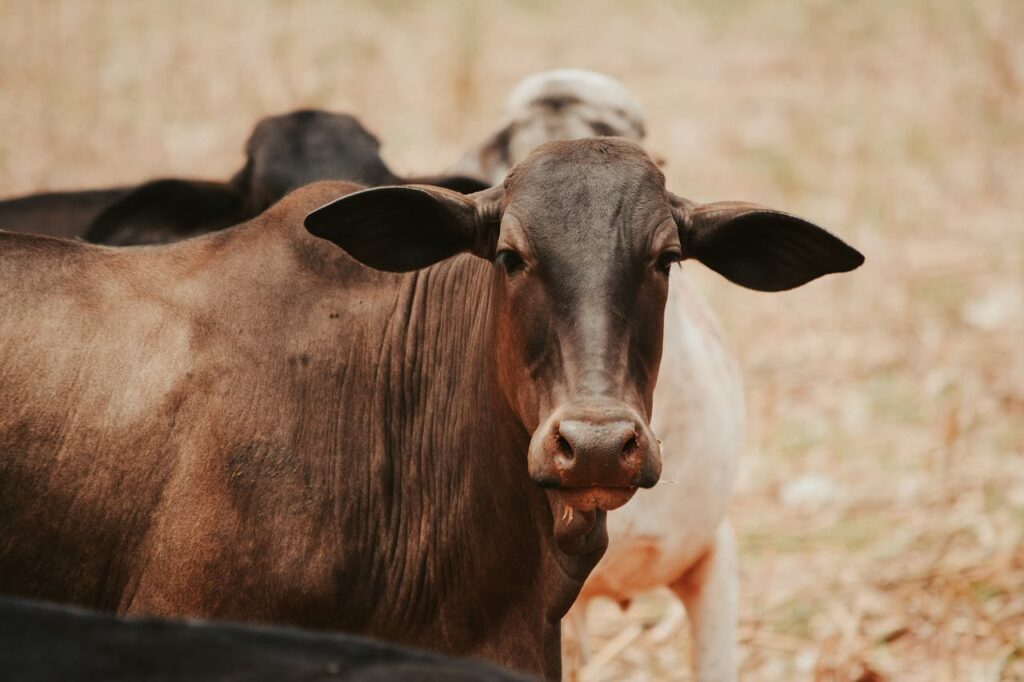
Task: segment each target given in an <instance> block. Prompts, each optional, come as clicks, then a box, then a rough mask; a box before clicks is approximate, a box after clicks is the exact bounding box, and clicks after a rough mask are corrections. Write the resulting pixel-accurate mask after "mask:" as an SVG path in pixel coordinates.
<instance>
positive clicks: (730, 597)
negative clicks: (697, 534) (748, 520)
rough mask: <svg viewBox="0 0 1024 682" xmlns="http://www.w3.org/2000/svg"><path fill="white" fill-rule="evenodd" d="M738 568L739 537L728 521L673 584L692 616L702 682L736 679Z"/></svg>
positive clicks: (695, 655)
mask: <svg viewBox="0 0 1024 682" xmlns="http://www.w3.org/2000/svg"><path fill="white" fill-rule="evenodd" d="M738 571H739V566H738V563H737V558H736V538H735V537H734V535H733V530H732V526H731V525H730V524H729V522H728V521H727V520H726V521H722V523H721V525H719V527H718V530H717V532H716V533H715V541H714V544H713V545H712V547H711V549H710V550H709V551H708V553H707V554H706V555H705V556H704V557H703V558H701V560H700V561H699V562H698V563H697V564H696V565H694V566H693V567H692V568H691V569H690V570H689V571H687V572H686V574H685V575H683V576H682V577H681V578H680V579H679V580H677V581H676V582H675V583H673V584H672V590H673V591H674V592H675V593H676V594H677V595H679V597H680V598H681V599H682V600H683V603H684V604H685V605H686V613H687V614H688V615H689V617H690V626H691V630H692V632H693V657H694V667H695V669H696V679H697V680H698V682H732V681H733V680H735V679H736V621H737V618H738V611H739V588H738V583H739V575H738Z"/></svg>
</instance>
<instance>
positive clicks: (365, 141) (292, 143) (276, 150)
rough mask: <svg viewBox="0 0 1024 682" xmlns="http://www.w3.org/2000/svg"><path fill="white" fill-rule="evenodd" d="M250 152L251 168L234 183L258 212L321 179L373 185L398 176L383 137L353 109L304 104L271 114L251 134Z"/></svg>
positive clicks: (248, 144)
mask: <svg viewBox="0 0 1024 682" xmlns="http://www.w3.org/2000/svg"><path fill="white" fill-rule="evenodd" d="M245 154H246V164H245V168H243V169H242V170H241V171H240V172H239V173H238V174H237V175H236V176H235V177H234V179H233V180H232V183H233V184H234V185H235V186H237V187H238V188H239V189H240V191H241V192H242V194H243V195H244V196H246V197H247V201H248V202H250V206H251V208H252V209H253V210H254V211H255V212H256V213H259V212H260V211H262V210H264V209H265V208H267V207H268V206H270V205H271V204H272V203H274V202H275V201H277V200H278V199H280V198H281V197H283V196H284V195H285V194H287V193H288V192H290V191H291V190H293V189H295V188H296V187H301V186H302V185H306V184H309V183H311V182H316V181H317V180H325V179H337V180H350V181H352V182H358V183H360V184H363V185H369V186H374V185H381V184H389V183H392V182H394V181H395V175H394V174H393V173H392V172H391V169H389V168H388V167H387V166H386V165H385V164H384V160H383V159H382V158H381V157H380V142H379V141H378V140H377V138H376V137H374V135H373V134H372V133H370V131H368V130H367V129H366V128H364V127H363V125H362V124H361V123H360V122H359V120H358V119H357V118H356V117H354V116H349V115H348V114H335V113H331V112H329V111H321V110H318V109H304V110H301V111H293V112H291V113H288V114H283V115H280V116H268V117H267V118H264V119H263V120H261V121H260V122H259V123H258V124H257V125H256V129H255V130H253V132H252V135H250V136H249V141H248V142H247V143H246V145H245Z"/></svg>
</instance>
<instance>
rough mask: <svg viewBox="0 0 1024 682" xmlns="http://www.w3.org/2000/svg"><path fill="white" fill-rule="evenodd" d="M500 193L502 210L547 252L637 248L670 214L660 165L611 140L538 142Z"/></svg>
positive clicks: (601, 253)
mask: <svg viewBox="0 0 1024 682" xmlns="http://www.w3.org/2000/svg"><path fill="white" fill-rule="evenodd" d="M505 192H506V204H505V206H506V208H505V211H506V213H507V214H509V215H511V216H513V217H514V219H515V223H514V224H515V225H516V227H517V228H518V229H521V230H524V231H525V232H526V233H527V236H528V238H529V241H530V243H531V244H532V246H533V247H534V248H535V249H539V250H540V251H541V252H542V253H543V254H545V255H546V257H555V258H557V254H563V255H566V256H567V257H571V258H578V257H583V256H586V257H587V259H588V260H591V261H592V260H593V259H595V258H596V259H602V260H603V258H604V257H606V256H607V257H609V258H611V257H615V254H620V255H621V254H622V253H623V250H626V251H629V252H639V251H641V250H642V249H643V248H644V246H645V245H646V244H648V243H649V242H650V241H651V238H652V236H653V231H654V230H655V229H656V228H657V227H658V226H659V225H661V224H662V223H663V222H664V221H665V220H667V219H669V218H670V217H671V213H670V211H669V205H668V200H667V194H666V192H665V181H664V176H663V175H662V173H661V171H660V170H658V168H657V166H655V165H654V163H653V162H652V161H651V160H650V158H649V157H648V156H647V154H646V153H645V152H644V151H643V150H642V149H641V148H640V147H639V146H638V145H636V144H634V143H631V142H628V141H625V140H620V139H616V138H591V139H587V140H575V141H572V142H551V143H547V144H545V145H542V146H541V147H538V149H537V150H536V151H534V152H533V153H532V154H531V155H530V156H529V157H528V158H527V160H526V161H524V162H523V163H520V164H518V165H517V166H516V167H515V168H513V170H512V172H511V173H510V174H509V176H508V179H507V180H506V182H505ZM538 255H540V254H538Z"/></svg>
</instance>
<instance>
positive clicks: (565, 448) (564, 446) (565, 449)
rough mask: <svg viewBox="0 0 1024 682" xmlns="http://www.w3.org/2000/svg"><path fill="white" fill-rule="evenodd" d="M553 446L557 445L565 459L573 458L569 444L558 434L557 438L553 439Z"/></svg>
mask: <svg viewBox="0 0 1024 682" xmlns="http://www.w3.org/2000/svg"><path fill="white" fill-rule="evenodd" d="M555 444H556V445H558V450H559V452H561V453H562V454H563V455H565V457H567V458H568V459H572V458H573V451H572V446H571V445H570V444H569V441H567V440H566V439H565V436H563V435H562V434H558V436H556V437H555Z"/></svg>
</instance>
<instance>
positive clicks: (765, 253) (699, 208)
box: [670, 195, 864, 291]
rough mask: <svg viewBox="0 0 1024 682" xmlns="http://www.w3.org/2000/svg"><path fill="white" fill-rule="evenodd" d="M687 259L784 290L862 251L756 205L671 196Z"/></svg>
mask: <svg viewBox="0 0 1024 682" xmlns="http://www.w3.org/2000/svg"><path fill="white" fill-rule="evenodd" d="M670 202H671V207H672V216H673V217H674V218H675V221H676V225H677V226H678V227H679V240H680V242H681V243H682V246H683V255H684V257H686V258H695V259H696V260H699V261H700V262H701V263H703V264H704V265H706V266H708V267H709V268H711V269H712V270H714V271H715V272H717V273H719V274H720V275H722V276H724V277H726V278H727V279H729V280H730V281H732V282H735V283H736V284H739V285H741V286H745V287H747V288H749V289H756V290H758V291H784V290H786V289H793V288H795V287H798V286H800V285H802V284H806V283H807V282H810V281H811V280H813V279H817V278H818V277H821V276H822V275H827V274H830V273H834V272H848V271H850V270H853V269H854V268H857V267H859V266H860V265H861V264H862V263H863V262H864V256H863V255H862V254H861V253H860V252H859V251H857V249H855V248H853V247H852V246H850V245H849V244H847V243H846V242H844V241H843V240H842V239H840V238H839V237H837V236H835V235H834V234H832V233H831V232H829V231H828V230H825V229H824V228H821V227H818V226H817V225H815V224H814V223H811V222H808V221H806V220H804V219H803V218H798V217H796V216H793V215H789V214H788V213H783V212H781V211H776V210H773V209H770V208H767V207H764V206H759V205H757V204H748V203H743V202H738V201H720V202H715V203H711V204H697V203H694V202H692V201H689V200H688V199H683V198H681V197H677V196H675V195H670Z"/></svg>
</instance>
